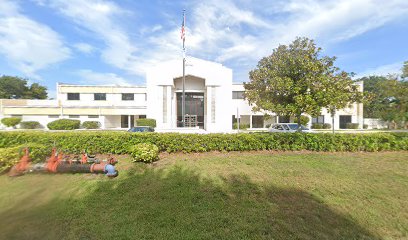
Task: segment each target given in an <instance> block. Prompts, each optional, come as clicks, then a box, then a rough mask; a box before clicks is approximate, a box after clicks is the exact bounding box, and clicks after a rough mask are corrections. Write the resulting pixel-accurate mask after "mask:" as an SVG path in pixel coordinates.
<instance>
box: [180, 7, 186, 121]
mask: <svg viewBox="0 0 408 240" xmlns="http://www.w3.org/2000/svg"><path fill="white" fill-rule="evenodd" d="M185 24H186V10H183V31H184V32H183V34H184V35H183V94H182V95H183V96H182V100H181V101H182V102H181V116H182V119H181V121H182V126H183V127H185V126H186V125H185V124H186V123H185V121H184V120H185V114H186V92H185V91H186V89H185V84H186V47H185V44H184V43H185V29H184V28H185Z"/></svg>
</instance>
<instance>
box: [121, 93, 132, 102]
mask: <svg viewBox="0 0 408 240" xmlns="http://www.w3.org/2000/svg"><path fill="white" fill-rule="evenodd" d="M133 100H135V94H133V93H122V101H133Z"/></svg>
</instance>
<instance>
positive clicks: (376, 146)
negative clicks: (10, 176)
mask: <svg viewBox="0 0 408 240" xmlns="http://www.w3.org/2000/svg"><path fill="white" fill-rule="evenodd" d="M27 142H36V143H39V144H44V145H46V146H53V144H54V143H55V145H56V146H57V147H58V148H59V149H61V150H63V151H65V152H66V153H81V151H82V150H86V151H88V152H92V153H115V154H128V153H130V152H129V149H130V147H131V146H134V145H136V144H138V143H153V144H155V145H156V146H157V147H158V148H159V151H161V152H163V151H166V152H208V151H250V150H310V151H331V152H334V151H370V152H373V151H396V150H408V133H372V134H340V133H339V134H330V133H321V134H316V133H240V134H181V133H141V134H132V133H128V132H110V131H109V132H107V131H106V132H99V131H98V132H37V131H31V132H30V131H26V132H0V148H4V147H13V146H18V145H22V144H24V143H27Z"/></svg>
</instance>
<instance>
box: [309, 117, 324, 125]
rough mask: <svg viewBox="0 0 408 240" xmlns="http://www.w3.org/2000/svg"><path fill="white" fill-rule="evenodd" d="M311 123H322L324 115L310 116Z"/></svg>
mask: <svg viewBox="0 0 408 240" xmlns="http://www.w3.org/2000/svg"><path fill="white" fill-rule="evenodd" d="M312 123H324V115H320V116H318V117H313V118H312Z"/></svg>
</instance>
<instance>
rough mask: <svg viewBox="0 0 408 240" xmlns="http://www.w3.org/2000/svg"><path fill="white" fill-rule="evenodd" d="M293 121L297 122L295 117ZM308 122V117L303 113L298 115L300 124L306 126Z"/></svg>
mask: <svg viewBox="0 0 408 240" xmlns="http://www.w3.org/2000/svg"><path fill="white" fill-rule="evenodd" d="M293 122H294V123H297V122H298V121H297V118H295V120H294V121H293ZM308 123H309V118H308V117H306V116H304V115H301V116H300V124H301V125H304V126H306V125H307V124H308Z"/></svg>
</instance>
